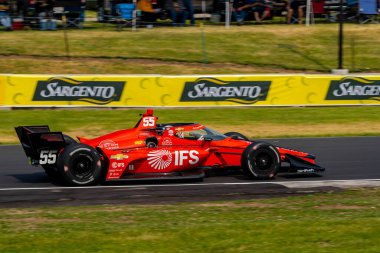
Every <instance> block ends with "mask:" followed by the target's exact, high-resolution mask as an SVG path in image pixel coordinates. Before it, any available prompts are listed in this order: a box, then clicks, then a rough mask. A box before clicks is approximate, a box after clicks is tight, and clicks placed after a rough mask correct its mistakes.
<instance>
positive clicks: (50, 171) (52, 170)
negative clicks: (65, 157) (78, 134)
mask: <svg viewBox="0 0 380 253" xmlns="http://www.w3.org/2000/svg"><path fill="white" fill-rule="evenodd" d="M63 139H64V140H65V145H66V146H68V145H70V144H74V143H77V142H76V141H75V140H74V139H73V138H71V137H70V136H68V135H65V134H64V135H63ZM41 166H42V168H43V169H44V170H45V173H46V175H47V176H48V177H49V179H50V180H51V181H53V182H58V183H59V182H60V175H59V173H58V169H57V167H56V166H52V165H48V164H44V165H41Z"/></svg>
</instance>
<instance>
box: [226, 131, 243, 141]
mask: <svg viewBox="0 0 380 253" xmlns="http://www.w3.org/2000/svg"><path fill="white" fill-rule="evenodd" d="M224 135H225V136H227V137H231V138H233V139H237V140H244V141H248V138H247V136H245V135H243V134H241V133H238V132H227V133H225V134H224Z"/></svg>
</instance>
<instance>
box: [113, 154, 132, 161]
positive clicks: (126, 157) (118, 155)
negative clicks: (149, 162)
mask: <svg viewBox="0 0 380 253" xmlns="http://www.w3.org/2000/svg"><path fill="white" fill-rule="evenodd" d="M110 158H111V159H115V160H119V161H120V160H125V159H128V158H129V156H128V155H124V154H116V155H111V156H110Z"/></svg>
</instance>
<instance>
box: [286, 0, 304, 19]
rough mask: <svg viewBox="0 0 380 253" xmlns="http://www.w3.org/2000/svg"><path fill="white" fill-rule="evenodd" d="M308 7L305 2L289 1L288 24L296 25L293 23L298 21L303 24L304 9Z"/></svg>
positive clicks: (301, 0)
mask: <svg viewBox="0 0 380 253" xmlns="http://www.w3.org/2000/svg"><path fill="white" fill-rule="evenodd" d="M305 7H306V2H305V0H289V1H288V6H287V9H288V20H287V21H288V24H292V23H294V22H293V21H296V22H297V21H298V23H299V24H302V18H303V9H304V8H305Z"/></svg>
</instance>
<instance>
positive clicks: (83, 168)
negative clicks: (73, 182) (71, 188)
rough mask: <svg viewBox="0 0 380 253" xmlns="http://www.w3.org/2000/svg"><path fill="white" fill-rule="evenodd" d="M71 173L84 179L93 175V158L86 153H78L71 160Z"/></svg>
mask: <svg viewBox="0 0 380 253" xmlns="http://www.w3.org/2000/svg"><path fill="white" fill-rule="evenodd" d="M72 165H73V166H72V168H71V174H72V175H73V176H74V177H75V178H77V179H80V180H86V179H89V178H91V177H92V176H93V174H94V170H95V166H94V164H93V159H92V158H91V157H89V156H87V155H80V156H78V157H76V158H75V159H74V161H73V164H72Z"/></svg>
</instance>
